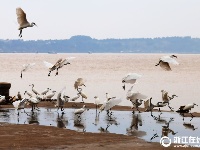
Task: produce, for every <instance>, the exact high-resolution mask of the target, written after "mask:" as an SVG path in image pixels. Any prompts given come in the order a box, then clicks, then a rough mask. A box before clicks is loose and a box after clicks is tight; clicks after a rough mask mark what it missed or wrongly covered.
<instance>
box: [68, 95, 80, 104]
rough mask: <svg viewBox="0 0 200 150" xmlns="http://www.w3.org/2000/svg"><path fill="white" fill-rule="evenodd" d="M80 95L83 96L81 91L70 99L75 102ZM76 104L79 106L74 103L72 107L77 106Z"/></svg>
mask: <svg viewBox="0 0 200 150" xmlns="http://www.w3.org/2000/svg"><path fill="white" fill-rule="evenodd" d="M80 96H81V94H80V93H77V95H76V96H74V97H72V98H70V101H72V102H74V101H76V100H77V99H79V97H80ZM75 106H77V105H76V104H75V103H74V104H72V107H75Z"/></svg>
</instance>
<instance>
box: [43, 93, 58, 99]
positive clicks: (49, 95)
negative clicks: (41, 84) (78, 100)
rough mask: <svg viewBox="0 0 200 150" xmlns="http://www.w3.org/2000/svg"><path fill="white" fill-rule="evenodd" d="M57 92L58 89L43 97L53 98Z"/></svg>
mask: <svg viewBox="0 0 200 150" xmlns="http://www.w3.org/2000/svg"><path fill="white" fill-rule="evenodd" d="M55 93H56V91H52V93H50V94H48V95H46V96H44V97H43V99H51V98H53V96H54V95H55Z"/></svg>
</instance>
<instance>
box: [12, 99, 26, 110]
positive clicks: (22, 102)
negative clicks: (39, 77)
mask: <svg viewBox="0 0 200 150" xmlns="http://www.w3.org/2000/svg"><path fill="white" fill-rule="evenodd" d="M27 100H28V99H26V98H23V99H22V100H17V101H14V102H13V103H12V104H13V106H14V108H15V109H24V107H25V105H26V102H27Z"/></svg>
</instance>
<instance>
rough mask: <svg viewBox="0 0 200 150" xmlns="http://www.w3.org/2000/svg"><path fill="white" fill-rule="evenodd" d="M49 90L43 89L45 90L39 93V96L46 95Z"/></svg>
mask: <svg viewBox="0 0 200 150" xmlns="http://www.w3.org/2000/svg"><path fill="white" fill-rule="evenodd" d="M50 90H51V89H50V88H47V89H45V90H44V91H43V92H42V93H41V95H46V94H47V93H48V92H49V91H50Z"/></svg>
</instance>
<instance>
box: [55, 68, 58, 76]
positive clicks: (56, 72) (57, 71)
mask: <svg viewBox="0 0 200 150" xmlns="http://www.w3.org/2000/svg"><path fill="white" fill-rule="evenodd" d="M56 70H57V71H56V75H55V76H57V75H58V68H57V69H56Z"/></svg>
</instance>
